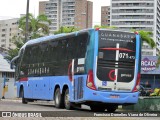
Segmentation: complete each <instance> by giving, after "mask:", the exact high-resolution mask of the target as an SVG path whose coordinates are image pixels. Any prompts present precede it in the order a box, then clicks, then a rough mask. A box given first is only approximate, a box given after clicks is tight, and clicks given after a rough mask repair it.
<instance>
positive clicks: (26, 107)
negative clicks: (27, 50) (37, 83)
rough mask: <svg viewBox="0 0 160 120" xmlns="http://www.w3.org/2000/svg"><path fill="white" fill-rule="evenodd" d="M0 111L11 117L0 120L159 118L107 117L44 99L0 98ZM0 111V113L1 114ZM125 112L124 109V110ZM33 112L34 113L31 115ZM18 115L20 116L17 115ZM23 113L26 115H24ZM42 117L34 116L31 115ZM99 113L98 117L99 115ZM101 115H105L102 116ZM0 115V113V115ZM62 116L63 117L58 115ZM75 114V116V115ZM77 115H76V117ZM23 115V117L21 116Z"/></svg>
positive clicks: (145, 119) (136, 119)
mask: <svg viewBox="0 0 160 120" xmlns="http://www.w3.org/2000/svg"><path fill="white" fill-rule="evenodd" d="M0 111H2V112H5V111H12V116H14V117H12V118H2V117H0V120H6V119H9V120H19V119H23V120H27V119H28V118H27V117H28V115H29V117H32V118H29V119H31V120H48V119H49V120H50V119H51V120H53V118H52V117H54V120H59V119H60V120H75V118H76V120H106V118H107V119H111V120H128V119H129V120H149V119H151V118H152V120H159V117H108V115H111V113H108V112H105V113H95V112H92V111H90V109H89V107H87V106H82V109H79V110H70V111H69V110H66V109H57V108H55V106H54V104H53V102H44V101H38V102H33V103H28V104H22V103H21V102H20V101H19V100H17V101H14V100H0ZM2 112H0V114H2ZM124 112H126V111H124ZM33 113H34V115H33ZM121 113H122V111H121V110H117V112H115V113H114V114H117V115H120V114H121ZM16 115H17V116H18V115H20V116H18V117H17V116H16ZM25 115H26V116H27V117H25ZM36 115H37V117H41V116H42V118H34V117H33V116H35V117H36ZM99 115H100V117H99ZM102 115H105V116H104V117H102ZM0 116H1V115H0ZM60 116H64V117H60ZM75 116H76V117H75ZM77 116H78V117H77ZM21 117H23V118H21Z"/></svg>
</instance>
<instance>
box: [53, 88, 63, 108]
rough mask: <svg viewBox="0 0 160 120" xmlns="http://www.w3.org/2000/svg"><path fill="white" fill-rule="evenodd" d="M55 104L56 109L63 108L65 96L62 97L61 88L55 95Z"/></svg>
mask: <svg viewBox="0 0 160 120" xmlns="http://www.w3.org/2000/svg"><path fill="white" fill-rule="evenodd" d="M54 103H55V107H56V108H63V106H64V105H63V96H62V95H61V92H60V88H57V89H56V91H55V93H54Z"/></svg>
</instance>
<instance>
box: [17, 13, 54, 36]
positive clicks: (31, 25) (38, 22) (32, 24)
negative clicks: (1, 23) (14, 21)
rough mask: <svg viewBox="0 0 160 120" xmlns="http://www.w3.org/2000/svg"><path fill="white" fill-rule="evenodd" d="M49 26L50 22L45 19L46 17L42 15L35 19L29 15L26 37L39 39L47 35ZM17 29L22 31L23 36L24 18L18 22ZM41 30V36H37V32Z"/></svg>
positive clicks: (24, 28) (24, 30)
mask: <svg viewBox="0 0 160 120" xmlns="http://www.w3.org/2000/svg"><path fill="white" fill-rule="evenodd" d="M49 24H51V21H50V20H49V19H48V18H47V16H46V15H44V14H42V15H39V16H37V17H36V18H35V17H34V16H33V15H32V14H31V13H29V15H28V35H29V37H30V38H31V39H35V38H38V37H41V36H43V35H48V34H49ZM19 28H21V29H22V33H23V35H24V34H25V33H26V16H23V17H21V18H20V20H19ZM40 28H42V33H43V35H42V34H38V32H37V31H38V30H39V29H40Z"/></svg>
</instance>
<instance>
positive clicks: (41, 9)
mask: <svg viewBox="0 0 160 120" xmlns="http://www.w3.org/2000/svg"><path fill="white" fill-rule="evenodd" d="M46 3H47V1H40V2H39V15H41V14H45V9H46Z"/></svg>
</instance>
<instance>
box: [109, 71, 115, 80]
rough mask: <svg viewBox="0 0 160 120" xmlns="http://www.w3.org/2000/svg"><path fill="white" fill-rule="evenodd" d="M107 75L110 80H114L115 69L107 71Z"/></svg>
mask: <svg viewBox="0 0 160 120" xmlns="http://www.w3.org/2000/svg"><path fill="white" fill-rule="evenodd" d="M108 76H109V79H110V80H112V81H114V80H116V75H115V70H111V71H110V72H109V74H108Z"/></svg>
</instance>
